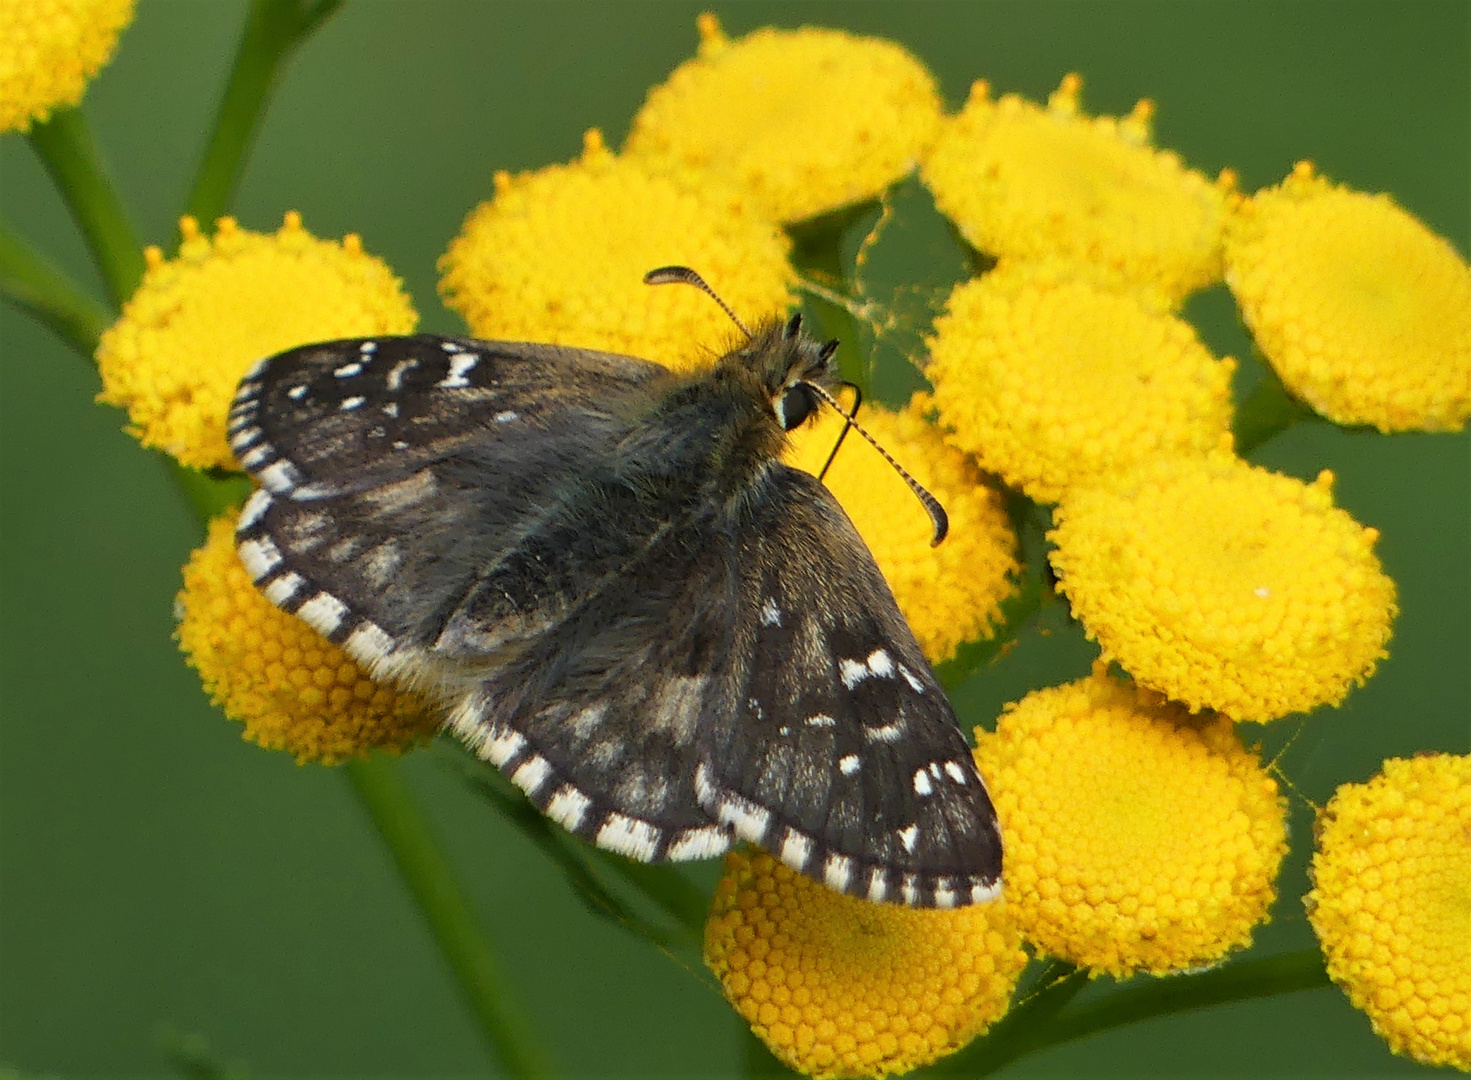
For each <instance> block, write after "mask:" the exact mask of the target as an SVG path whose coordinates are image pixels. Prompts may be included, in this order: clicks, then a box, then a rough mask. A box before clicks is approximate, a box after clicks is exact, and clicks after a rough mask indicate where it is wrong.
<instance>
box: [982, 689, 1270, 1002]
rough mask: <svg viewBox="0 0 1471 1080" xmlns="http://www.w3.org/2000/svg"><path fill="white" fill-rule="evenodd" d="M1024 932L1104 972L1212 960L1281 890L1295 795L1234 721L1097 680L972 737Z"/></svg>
mask: <svg viewBox="0 0 1471 1080" xmlns="http://www.w3.org/2000/svg"><path fill="white" fill-rule="evenodd" d="M976 741H977V749H976V764H977V765H978V766H979V767H980V768H981V770H982V772H984V774H985V776H986V782H987V784H988V785H989V787H990V791H991V797H992V798H993V799H994V800H995V802H996V812H997V815H998V816H999V817H1000V819H1001V830H1002V834H1003V835H1004V836H1005V837H1006V897H1007V904H1008V908H1009V910H1010V913H1011V916H1012V918H1013V919H1014V920H1015V922H1016V924H1017V926H1018V927H1020V928H1021V931H1022V935H1023V936H1024V937H1025V938H1026V939H1027V940H1028V941H1029V942H1031V943H1033V944H1034V945H1036V946H1037V947H1038V948H1039V949H1042V950H1044V951H1045V952H1047V953H1050V954H1051V955H1053V956H1057V957H1060V958H1062V959H1064V960H1067V961H1069V962H1071V963H1074V964H1079V965H1082V966H1085V967H1088V968H1091V969H1092V970H1093V971H1094V972H1095V973H1107V974H1110V975H1114V976H1118V977H1123V976H1126V975H1130V974H1133V973H1134V972H1138V971H1147V972H1151V973H1153V974H1156V975H1160V974H1165V973H1167V972H1171V971H1178V970H1180V969H1182V968H1191V967H1199V966H1201V965H1206V964H1214V963H1216V962H1218V961H1219V960H1221V959H1222V957H1224V956H1225V955H1226V953H1227V952H1229V951H1230V950H1232V949H1234V948H1237V947H1239V946H1243V945H1246V944H1247V943H1248V942H1249V941H1250V940H1251V932H1252V928H1253V927H1255V926H1256V925H1257V924H1258V923H1260V922H1263V921H1264V920H1265V919H1266V918H1267V912H1268V909H1269V908H1270V907H1271V905H1272V900H1273V898H1274V897H1275V896H1276V887H1275V885H1274V884H1273V882H1274V881H1275V879H1276V877H1277V868H1278V866H1279V865H1280V863H1281V861H1282V856H1283V855H1284V854H1285V853H1286V851H1287V831H1286V830H1287V824H1286V804H1285V803H1284V801H1283V799H1282V797H1281V796H1280V794H1279V793H1278V791H1277V785H1276V783H1275V782H1274V781H1273V780H1272V778H1271V777H1270V776H1269V775H1268V774H1267V772H1266V770H1265V769H1264V768H1263V767H1262V763H1261V762H1260V761H1259V760H1258V758H1257V756H1256V755H1255V754H1253V753H1252V752H1250V751H1249V750H1247V749H1246V748H1245V747H1244V746H1243V745H1242V743H1241V739H1240V738H1239V737H1238V736H1237V734H1236V732H1235V730H1234V728H1233V727H1232V725H1231V723H1230V721H1228V720H1226V719H1224V718H1216V719H1201V718H1196V717H1191V716H1190V715H1189V714H1187V713H1186V712H1185V710H1184V709H1183V708H1181V707H1180V706H1178V705H1175V704H1171V703H1161V702H1160V701H1159V700H1158V699H1157V698H1156V697H1155V696H1154V695H1151V694H1149V693H1148V692H1146V691H1142V690H1138V689H1136V688H1134V687H1131V686H1127V685H1123V684H1120V683H1117V682H1115V681H1114V680H1112V679H1110V678H1108V677H1107V676H1106V675H1104V674H1103V673H1102V671H1101V669H1100V670H1099V671H1097V672H1095V674H1094V675H1093V676H1091V677H1090V678H1086V679H1081V680H1079V681H1078V682H1074V683H1069V684H1067V685H1065V686H1056V687H1051V688H1049V689H1046V690H1038V691H1036V692H1034V693H1032V694H1029V695H1028V696H1027V697H1026V698H1025V699H1023V700H1022V701H1021V702H1020V703H1018V704H1015V705H1010V706H1008V707H1007V711H1006V712H1004V713H1003V714H1002V715H1001V718H1000V720H999V721H998V723H997V727H996V733H995V734H994V735H993V734H988V733H987V732H985V731H984V730H981V729H977V730H976Z"/></svg>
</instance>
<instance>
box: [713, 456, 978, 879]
mask: <svg viewBox="0 0 1471 1080" xmlns="http://www.w3.org/2000/svg"><path fill="white" fill-rule="evenodd" d="M736 550H737V557H736V564H737V566H738V567H739V572H740V585H739V598H738V601H737V603H738V613H737V615H736V617H735V626H736V631H735V634H736V637H735V643H734V646H735V647H734V648H732V649H731V651H730V665H729V668H728V670H727V674H726V678H727V679H728V680H729V687H730V692H729V696H730V697H731V698H732V699H734V700H735V701H736V703H737V708H736V710H735V711H734V712H733V713H731V714H728V715H723V716H716V717H712V720H713V721H715V722H714V723H712V725H711V728H710V729H709V735H708V738H709V742H708V744H707V752H706V754H705V756H704V758H703V759H702V761H701V765H700V767H699V770H698V772H697V778H696V787H697V794H698V795H699V798H700V801H701V803H702V805H704V807H705V809H706V810H707V811H708V812H709V813H710V814H711V815H712V816H713V817H715V818H716V819H717V820H719V821H722V822H724V823H726V824H728V825H730V826H731V827H732V828H733V829H734V830H735V832H736V833H737V835H739V836H740V837H741V838H742V839H745V840H748V841H751V842H753V843H756V844H759V845H761V846H762V847H765V848H767V849H768V850H769V851H771V852H772V853H773V854H775V855H777V856H778V857H780V858H781V859H782V860H783V861H784V862H786V863H788V864H789V865H791V866H792V867H793V868H794V869H798V870H801V871H802V872H804V873H806V874H809V875H811V876H813V877H816V878H818V879H819V880H821V881H824V882H826V884H828V885H829V886H830V887H832V888H834V889H837V890H839V891H842V892H848V893H852V894H855V895H860V896H867V897H869V898H870V899H873V900H900V901H903V902H905V903H908V904H912V905H920V906H939V907H949V906H953V905H955V904H964V903H971V902H975V901H979V900H983V899H987V898H989V897H990V896H992V895H994V894H995V892H996V890H997V888H998V887H999V881H1000V871H1001V842H1000V834H999V831H998V829H997V825H996V817H995V813H994V811H993V809H992V806H991V802H990V799H989V797H988V796H987V793H986V790H985V786H984V784H983V783H982V781H981V778H980V774H979V773H978V772H977V771H976V768H975V765H974V762H973V760H972V758H971V754H970V749H969V747H968V745H967V743H966V740H965V738H964V736H963V735H962V734H961V732H960V729H959V727H958V726H957V723H956V720H955V714H954V712H953V710H952V709H951V707H950V704H949V702H948V700H947V698H946V696H945V693H944V690H943V689H942V688H941V687H940V685H939V683H938V682H936V680H935V678H934V675H933V673H932V672H931V670H930V667H929V664H928V663H927V662H926V660H925V658H924V656H923V654H922V653H921V651H920V649H919V646H918V644H917V643H916V642H915V640H914V635H913V633H912V632H911V631H910V629H909V627H908V624H907V623H905V621H904V618H903V616H902V615H901V614H900V613H899V610H898V608H897V606H896V605H895V603H894V599H893V596H892V594H891V593H890V592H889V589H888V586H887V584H886V583H885V582H884V580H883V576H882V575H881V574H880V572H879V570H878V568H877V566H875V565H874V562H873V558H872V556H871V555H870V554H869V553H868V549H867V548H866V547H865V546H864V544H863V541H862V540H861V539H860V538H859V536H858V534H857V532H856V530H854V528H853V526H852V524H851V523H850V522H849V521H848V518H847V515H846V514H844V513H843V511H842V508H841V507H839V506H838V504H837V501H836V500H835V499H834V498H833V497H832V495H831V494H829V493H828V491H827V489H826V488H824V487H823V486H822V485H821V484H820V483H818V482H817V480H816V479H815V478H813V477H812V476H810V475H808V474H806V473H801V472H798V471H796V470H793V469H788V468H786V467H785V466H780V465H778V466H774V467H773V468H772V470H771V471H770V473H769V474H768V478H767V480H765V481H764V482H763V484H762V487H761V489H760V491H759V493H758V494H757V495H756V496H755V497H753V498H752V499H751V500H749V509H748V512H747V516H746V518H745V520H744V522H743V523H742V525H741V527H740V528H739V533H738V540H737V545H736Z"/></svg>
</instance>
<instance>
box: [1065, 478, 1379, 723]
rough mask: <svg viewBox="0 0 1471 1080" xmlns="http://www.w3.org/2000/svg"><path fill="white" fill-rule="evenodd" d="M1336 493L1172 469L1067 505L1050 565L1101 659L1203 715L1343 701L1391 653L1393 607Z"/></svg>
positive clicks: (1369, 533)
mask: <svg viewBox="0 0 1471 1080" xmlns="http://www.w3.org/2000/svg"><path fill="white" fill-rule="evenodd" d="M1332 483H1333V475H1332V473H1329V472H1326V471H1325V472H1323V473H1322V474H1320V475H1319V477H1318V479H1317V481H1316V482H1315V483H1313V484H1304V483H1302V482H1301V481H1299V480H1296V479H1293V478H1292V477H1288V476H1279V475H1277V474H1275V473H1270V472H1267V471H1266V470H1265V469H1259V468H1255V467H1252V466H1250V465H1247V464H1246V463H1244V462H1242V461H1239V460H1238V459H1236V458H1233V457H1231V456H1229V455H1226V454H1221V455H1218V456H1215V457H1212V458H1208V459H1189V460H1186V459H1177V460H1169V459H1166V460H1161V461H1159V462H1156V463H1154V464H1152V465H1147V466H1144V467H1142V468H1140V469H1137V470H1135V471H1134V472H1132V473H1130V474H1128V475H1127V476H1125V477H1123V478H1121V479H1120V481H1119V483H1118V484H1117V486H1115V487H1112V488H1092V489H1087V490H1081V491H1076V492H1074V493H1073V494H1071V495H1070V496H1069V497H1068V498H1067V499H1065V500H1064V501H1063V503H1062V505H1061V506H1060V507H1059V508H1058V511H1057V519H1058V522H1059V524H1058V527H1057V528H1056V529H1055V530H1054V531H1053V532H1052V533H1051V534H1050V536H1049V538H1050V539H1051V540H1052V541H1053V542H1054V543H1055V544H1056V545H1057V549H1056V551H1054V552H1053V554H1052V565H1053V568H1054V569H1055V570H1056V571H1057V573H1058V577H1059V584H1060V587H1061V589H1062V591H1063V592H1064V593H1066V594H1067V597H1068V599H1069V600H1070V601H1071V603H1072V609H1073V613H1074V614H1075V615H1076V616H1077V617H1078V618H1079V619H1080V620H1081V621H1082V623H1083V625H1084V627H1086V628H1087V631H1088V636H1089V637H1091V638H1094V639H1096V640H1097V641H1098V643H1099V644H1100V645H1101V646H1103V654H1104V657H1105V658H1106V659H1113V660H1117V661H1118V663H1119V664H1120V665H1121V666H1122V667H1123V668H1124V669H1125V670H1126V671H1128V672H1129V674H1130V675H1132V676H1133V677H1134V679H1135V680H1136V681H1137V682H1139V683H1142V684H1143V685H1145V686H1147V687H1150V688H1151V689H1154V690H1158V691H1160V692H1162V693H1163V694H1165V696H1167V697H1169V698H1172V699H1174V700H1176V701H1180V702H1183V703H1185V704H1186V705H1188V706H1189V707H1190V708H1191V709H1192V710H1198V709H1215V710H1217V711H1219V712H1222V713H1224V714H1226V715H1227V716H1229V717H1231V718H1233V719H1235V720H1257V721H1265V720H1272V719H1275V718H1277V717H1279V716H1284V715H1286V714H1287V713H1290V712H1295V711H1298V710H1307V709H1312V708H1314V707H1316V706H1318V705H1323V704H1334V705H1336V704H1338V703H1339V702H1340V701H1342V700H1343V697H1344V695H1345V694H1347V693H1348V688H1349V687H1350V685H1353V684H1356V683H1361V682H1363V681H1364V679H1366V678H1368V677H1369V675H1370V674H1372V673H1373V671H1374V667H1375V664H1376V663H1377V662H1378V661H1379V660H1380V659H1382V658H1383V657H1384V656H1385V655H1386V653H1385V649H1384V646H1385V644H1386V643H1387V642H1388V640H1389V634H1390V623H1391V621H1392V620H1393V618H1394V616H1395V614H1396V611H1397V609H1396V607H1395V589H1394V582H1393V581H1391V580H1390V579H1389V578H1388V577H1387V576H1385V574H1384V571H1383V570H1382V569H1381V568H1380V565H1379V560H1378V559H1377V558H1376V557H1375V555H1374V550H1373V548H1374V542H1375V541H1376V540H1377V539H1378V536H1379V534H1378V532H1377V531H1376V530H1374V529H1366V528H1364V527H1363V526H1362V525H1360V524H1359V523H1358V522H1356V521H1354V520H1353V518H1351V517H1349V515H1348V514H1346V513H1345V512H1344V511H1342V510H1340V509H1338V508H1337V507H1335V506H1334V505H1333V498H1332Z"/></svg>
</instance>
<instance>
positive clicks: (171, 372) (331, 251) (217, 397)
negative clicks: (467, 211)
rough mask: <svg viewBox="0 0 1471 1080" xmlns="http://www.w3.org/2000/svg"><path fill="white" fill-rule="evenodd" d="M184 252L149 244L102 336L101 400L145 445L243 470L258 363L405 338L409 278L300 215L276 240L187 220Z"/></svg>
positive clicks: (410, 311) (224, 224)
mask: <svg viewBox="0 0 1471 1080" xmlns="http://www.w3.org/2000/svg"><path fill="white" fill-rule="evenodd" d="M182 229H183V234H184V241H183V244H182V245H181V246H180V248H179V254H178V257H177V258H174V259H169V260H165V259H164V258H163V255H162V254H161V253H160V252H159V251H158V249H157V248H150V249H149V250H148V252H147V255H148V271H147V273H146V274H145V275H144V278H143V284H142V285H140V286H139V287H138V291H137V292H135V293H134V294H133V298H132V299H131V300H129V301H128V303H127V306H126V307H125V308H124V309H123V315H122V318H121V319H119V320H118V321H117V322H116V323H115V324H114V325H113V326H112V328H111V329H109V330H108V331H107V332H106V333H105V334H103V335H102V342H101V344H100V345H99V346H98V349H97V363H98V367H99V369H100V371H101V374H102V394H101V395H100V400H101V401H104V402H106V403H107V404H109V405H120V406H122V407H124V408H126V409H127V410H128V416H129V419H130V420H131V421H132V427H131V429H130V430H131V431H132V432H133V434H135V435H136V436H137V437H138V438H139V440H140V441H142V443H143V445H144V446H153V447H157V448H159V449H161V450H165V451H167V452H168V453H170V454H172V455H173V456H174V457H175V458H177V459H178V460H179V461H181V462H183V463H184V464H185V465H191V466H193V467H195V468H199V469H205V468H211V467H214V466H220V467H224V468H233V467H235V464H234V457H233V456H232V455H231V453H230V448H229V445H228V444H227V443H226V442H225V419H226V414H227V412H228V411H229V408H230V401H231V399H232V398H233V397H234V396H235V386H236V384H237V383H238V382H239V381H240V377H241V376H242V375H243V374H244V373H245V372H246V370H247V369H248V368H249V367H250V366H251V365H252V364H253V363H255V362H256V361H257V360H260V359H262V358H264V357H267V356H270V355H272V354H274V353H277V352H280V351H282V350H284V349H289V348H291V347H293V346H295V345H304V344H307V343H309V342H313V341H327V340H330V339H332V338H343V337H357V336H363V337H367V336H371V335H378V334H407V333H410V332H411V331H412V330H413V329H414V326H415V324H416V323H417V322H418V316H417V315H416V314H415V312H414V308H413V305H412V304H411V303H410V302H409V300H408V297H407V296H405V295H404V292H403V289H402V287H401V285H400V283H399V280H398V279H397V278H396V277H394V276H393V273H392V271H390V270H389V269H388V267H387V266H386V265H384V263H383V262H382V261H381V260H379V259H376V258H374V257H373V256H371V255H368V254H365V253H364V251H363V248H362V243H361V241H360V240H359V239H358V238H357V237H356V236H351V235H349V236H347V237H345V238H344V239H343V241H342V242H341V243H340V244H338V243H334V242H332V241H330V240H319V239H317V238H316V237H314V236H312V235H311V234H310V233H308V232H307V231H306V230H305V229H303V228H302V226H301V218H300V216H299V215H297V214H295V213H290V214H287V215H286V221H285V224H284V225H282V227H281V229H280V230H279V231H278V232H276V233H275V234H274V235H266V234H262V233H253V232H247V231H245V230H243V229H240V228H238V227H237V226H236V224H235V222H234V221H232V220H231V219H229V218H222V219H220V221H219V224H218V229H217V232H216V234H215V236H214V238H213V239H210V238H209V237H207V236H204V235H203V234H201V233H200V231H199V229H198V227H197V226H196V225H195V223H194V222H193V220H192V219H190V218H185V219H184V220H183V222H182Z"/></svg>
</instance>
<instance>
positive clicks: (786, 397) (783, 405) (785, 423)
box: [773, 383, 817, 431]
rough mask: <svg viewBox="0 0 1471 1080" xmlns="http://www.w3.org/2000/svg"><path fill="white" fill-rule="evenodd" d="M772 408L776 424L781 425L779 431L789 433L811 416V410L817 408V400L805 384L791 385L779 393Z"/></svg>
mask: <svg viewBox="0 0 1471 1080" xmlns="http://www.w3.org/2000/svg"><path fill="white" fill-rule="evenodd" d="M773 406H774V408H775V410H776V422H777V423H778V424H780V425H781V429H782V430H783V431H791V430H792V428H794V427H796V426H797V425H798V424H800V423H801V422H802V421H803V420H806V419H807V417H809V416H811V415H812V410H813V409H815V408H817V398H816V397H815V396H814V395H813V393H812V391H811V390H809V389H808V388H807V386H806V385H805V384H803V383H793V384H792V385H791V386H788V387H787V388H786V389H785V390H783V391H782V392H781V396H780V397H779V398H777V399H776V401H775V402H773Z"/></svg>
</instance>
